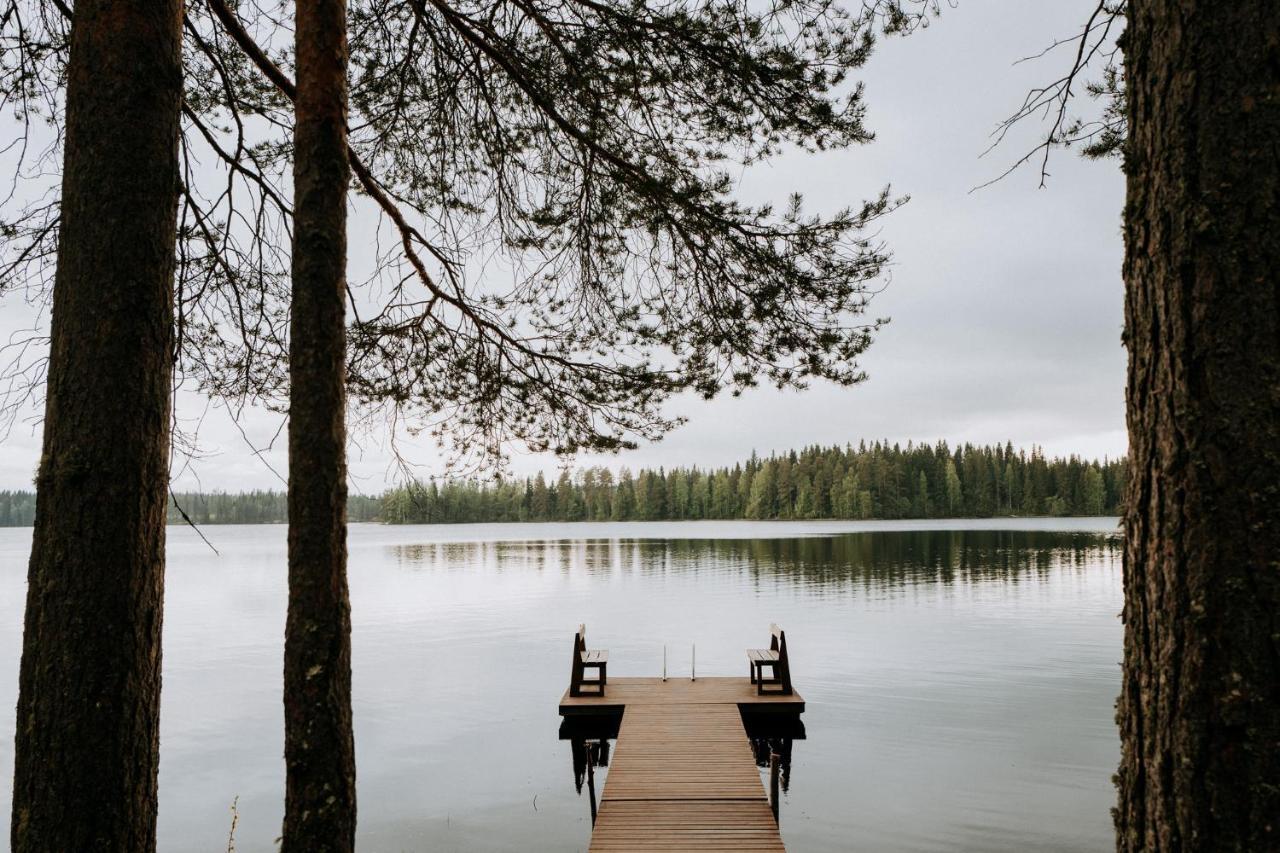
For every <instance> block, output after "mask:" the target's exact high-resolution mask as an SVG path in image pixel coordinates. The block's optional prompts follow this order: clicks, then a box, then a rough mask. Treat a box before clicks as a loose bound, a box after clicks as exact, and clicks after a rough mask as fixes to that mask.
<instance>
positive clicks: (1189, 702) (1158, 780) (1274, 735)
mask: <svg viewBox="0 0 1280 853" xmlns="http://www.w3.org/2000/svg"><path fill="white" fill-rule="evenodd" d="M1126 38H1127V46H1126V82H1127V86H1128V98H1129V106H1128V109H1129V128H1130V140H1129V149H1128V154H1127V169H1128V179H1129V189H1128V200H1127V206H1126V213H1125V243H1126V257H1125V266H1124V275H1125V282H1126V288H1127V295H1126V300H1125V325H1126V345H1127V347H1128V349H1129V384H1128V422H1129V453H1130V460H1131V461H1130V466H1129V480H1128V485H1127V496H1126V503H1127V513H1126V516H1127V517H1126V522H1125V526H1126V534H1127V544H1126V563H1125V608H1124V620H1125V662H1124V683H1123V693H1122V695H1121V697H1120V704H1119V711H1118V716H1117V719H1118V722H1119V724H1120V731H1121V739H1122V745H1123V750H1122V756H1121V765H1120V771H1119V774H1118V776H1117V783H1118V786H1119V794H1120V801H1119V806H1118V808H1117V810H1116V828H1117V847H1118V849H1119V850H1123V851H1128V850H1148V851H1157V850H1159V851H1166V850H1170V851H1172V850H1241V851H1245V850H1248V851H1262V850H1277V849H1280V3H1277V2H1276V0H1232V2H1228V3H1224V2H1220V0H1131V2H1130V4H1129V32H1128V34H1127V36H1126Z"/></svg>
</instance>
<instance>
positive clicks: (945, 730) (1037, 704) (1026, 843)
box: [0, 518, 1122, 853]
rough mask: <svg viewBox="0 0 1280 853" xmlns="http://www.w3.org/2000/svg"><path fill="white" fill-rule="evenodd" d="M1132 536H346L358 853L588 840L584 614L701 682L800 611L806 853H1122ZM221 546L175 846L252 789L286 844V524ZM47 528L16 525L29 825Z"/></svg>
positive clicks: (186, 579) (206, 604) (200, 626)
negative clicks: (581, 782)
mask: <svg viewBox="0 0 1280 853" xmlns="http://www.w3.org/2000/svg"><path fill="white" fill-rule="evenodd" d="M1116 524H1117V522H1116V520H1115V519H1093V518H1090V519H995V520H978V521H968V520H965V521H920V522H746V521H743V522H737V521H734V522H670V523H667V522H654V523H645V522H631V523H616V524H614V523H580V524H502V525H497V524H492V525H491V524H476V525H451V526H444V525H441V526H428V527H417V526H412V527H411V526H405V527H389V526H381V525H369V524H357V525H352V527H351V531H350V553H351V558H350V567H351V568H350V575H351V599H352V618H353V638H352V645H353V648H352V660H353V680H354V696H355V698H354V703H355V708H354V711H355V726H356V732H355V736H356V752H357V773H358V780H359V782H358V784H359V798H360V799H359V827H360V829H359V839H358V840H359V846H360V848H361V849H362V850H364V851H370V853H381V851H419V850H441V851H448V850H477V851H490V850H492V851H505V850H510V851H517V850H518V851H529V850H566V851H572V850H585V849H586V846H587V843H588V839H589V837H590V834H591V820H590V812H589V804H588V802H587V800H586V793H585V791H584V793H582V794H579V793H578V792H577V790H576V786H575V780H574V769H573V761H572V756H571V747H570V744H569V742H567V741H561V740H559V739H558V736H557V729H558V725H559V722H560V718H559V716H558V714H557V703H558V700H559V698H560V696H561V694H562V693H563V692H564V689H565V687H566V685H567V681H568V675H569V659H570V653H571V651H572V645H573V632H574V630H575V629H576V627H577V625H578V623H580V622H582V623H586V626H587V636H588V640H589V642H590V645H591V646H593V647H598V648H607V649H609V650H610V667H609V669H610V675H611V676H625V675H639V676H645V675H649V676H652V675H659V674H661V671H662V662H663V652H664V647H665V649H666V655H667V660H668V674H669V676H670V677H673V678H687V677H688V675H689V670H690V664H691V658H692V655H693V651H694V647H695V646H696V655H697V672H698V674H699V675H741V676H745V675H746V669H747V667H746V660H745V654H744V649H746V648H748V647H757V646H760V645H763V644H767V641H768V628H769V623H770V622H777V623H779V624H780V625H781V626H782V627H783V628H785V629H786V631H787V642H788V647H789V651H790V654H791V662H792V673H793V678H794V681H795V685H796V689H797V690H798V691H799V692H800V693H802V694H803V696H804V698H805V700H806V702H807V711H806V713H805V715H804V718H803V719H804V724H805V728H806V729H807V735H808V736H807V739H804V740H797V741H795V743H794V745H793V752H792V760H791V768H790V778H789V790H788V791H787V793H786V795H785V798H784V800H783V802H782V807H781V811H782V814H781V829H782V836H783V839H784V841H785V842H786V843H787V845H788V849H789V850H791V851H794V852H795V853H802V851H836V850H869V851H932V850H972V851H1022V850H1028V849H1036V850H1046V851H1083V850H1109V849H1112V847H1113V842H1112V834H1111V818H1110V814H1109V809H1110V807H1111V805H1112V803H1113V800H1114V793H1113V789H1112V786H1111V781H1110V777H1111V774H1112V772H1113V771H1114V769H1115V767H1116V764H1117V762H1118V758H1119V740H1118V735H1117V733H1116V728H1115V724H1114V722H1113V704H1114V701H1115V698H1116V696H1117V695H1118V694H1119V691H1120V669H1119V661H1120V658H1121V654H1122V629H1121V625H1120V620H1119V613H1120V609H1121V602H1122V589H1121V542H1120V539H1119V534H1118V532H1117V527H1116ZM205 534H206V535H207V536H208V537H209V539H210V540H211V541H212V543H213V545H214V546H216V547H217V549H218V551H219V552H220V553H219V554H214V553H213V552H212V551H211V550H210V549H209V547H208V546H206V545H205V544H204V543H203V542H201V541H200V540H199V538H198V537H197V536H196V535H195V533H194V532H193V531H191V530H190V529H187V528H181V527H170V529H169V546H168V554H169V563H168V576H167V579H166V584H167V589H166V603H165V628H164V688H163V690H164V692H163V707H162V711H161V745H160V755H161V761H160V828H159V839H160V840H159V846H160V849H161V850H162V851H166V852H167V851H179V853H184V851H211V850H225V849H226V846H227V836H228V831H229V830H230V828H231V820H232V811H231V807H232V803H233V802H235V803H236V813H237V815H238V822H237V826H236V831H235V843H236V849H237V850H238V851H240V853H251V851H271V850H274V849H275V844H274V841H275V839H276V837H277V836H278V835H279V830H280V822H281V817H282V813H283V797H284V760H283V757H282V752H283V741H284V735H283V712H282V706H281V686H280V684H281V668H282V654H283V631H284V620H285V602H286V583H285V574H286V573H285V529H284V527H283V526H225V527H220V526H212V527H206V528H205ZM30 539H31V530H30V528H25V529H22V528H7V529H0V732H2V734H0V794H2V795H3V802H4V803H5V813H6V815H7V812H8V804H9V802H10V799H11V786H12V770H13V739H12V733H13V727H14V706H15V703H16V701H17V695H16V694H17V674H18V659H19V654H20V648H21V635H22V610H23V605H24V597H25V585H26V562H27V554H28V551H29V548H30ZM600 772H601V774H602V775H604V774H607V770H602V771H600ZM602 781H603V779H601V778H599V777H598V778H597V784H599V783H600V782H602ZM6 824H7V822H6ZM4 837H5V839H6V841H7V838H8V833H7V832H5V833H4Z"/></svg>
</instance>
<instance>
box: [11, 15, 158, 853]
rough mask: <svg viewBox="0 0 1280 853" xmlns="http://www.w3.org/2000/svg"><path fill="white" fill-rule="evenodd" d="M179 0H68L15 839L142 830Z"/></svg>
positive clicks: (62, 843)
mask: <svg viewBox="0 0 1280 853" xmlns="http://www.w3.org/2000/svg"><path fill="white" fill-rule="evenodd" d="M181 16H182V4H181V2H179V0H146V2H143V0H116V2H107V0H77V2H76V4H75V18H74V22H73V24H72V30H71V56H70V65H69V67H68V80H67V92H66V98H67V101H66V139H65V154H64V171H63V178H62V210H61V222H60V231H59V236H58V262H57V272H56V275H55V280H54V290H53V322H52V330H51V350H50V356H49V372H48V387H47V396H46V402H45V418H44V436H43V442H44V446H43V452H42V455H41V459H40V467H39V472H38V474H37V493H38V497H37V507H36V518H35V531H34V538H33V541H32V550H31V562H30V569H29V576H28V587H27V609H26V624H25V632H24V634H23V645H22V664H21V672H20V676H19V688H18V713H17V735H16V738H15V752H16V756H15V765H14V791H13V814H12V823H11V827H10V829H11V836H10V841H11V844H12V848H13V850H14V851H15V853H36V851H39V852H40V853H44V852H45V851H51V850H76V851H81V850H85V851H90V850H92V851H130V853H132V851H149V850H154V849H155V845H156V834H155V833H156V774H157V769H158V756H159V720H160V626H161V613H162V609H161V605H162V595H163V589H164V542H165V537H164V533H165V527H164V525H165V507H166V493H167V488H168V481H169V419H170V405H171V403H170V399H171V393H170V383H171V378H172V349H173V331H172V326H173V308H172V305H173V271H174V241H175V231H176V219H177V187H178V115H179V109H180V105H181V96H182V61H181V55H180V50H179V48H180V41H181V21H182V17H181Z"/></svg>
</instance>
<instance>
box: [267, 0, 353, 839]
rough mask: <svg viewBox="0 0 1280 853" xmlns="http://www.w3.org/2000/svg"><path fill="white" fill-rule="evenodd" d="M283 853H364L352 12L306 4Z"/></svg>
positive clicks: (297, 156) (334, 2)
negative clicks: (353, 571) (356, 637)
mask: <svg viewBox="0 0 1280 853" xmlns="http://www.w3.org/2000/svg"><path fill="white" fill-rule="evenodd" d="M295 41H296V46H297V47H296V49H297V64H298V93H297V99H296V102H295V115H296V121H297V124H296V127H295V130H294V134H295V136H294V169H293V177H294V234H293V306H292V312H293V313H292V321H291V332H290V335H291V338H290V367H289V371H290V381H291V391H290V404H289V615H288V622H287V625H286V628H285V655H284V706H285V763H286V766H287V777H286V793H285V818H284V841H283V848H282V849H283V851H284V853H294V851H297V853H302V851H306V853H317V851H350V850H352V849H353V848H354V847H355V827H356V790H355V747H354V742H353V738H352V731H351V605H350V601H349V599H348V595H347V540H346V535H347V534H346V500H347V481H346V477H347V468H346V426H345V416H346V391H345V379H346V373H345V364H346V337H345V327H344V316H343V314H344V308H345V305H344V299H345V295H346V262H347V242H346V219H347V209H346V193H347V184H348V181H349V180H350V166H349V164H348V162H347V133H346V112H347V111H346V104H347V83H346V67H347V40H346V6H345V4H344V3H343V2H342V0H301V2H299V3H298V4H297V28H296V36H295Z"/></svg>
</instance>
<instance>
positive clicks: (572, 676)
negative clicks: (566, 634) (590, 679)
mask: <svg viewBox="0 0 1280 853" xmlns="http://www.w3.org/2000/svg"><path fill="white" fill-rule="evenodd" d="M586 650H587V627H586V626H585V625H579V626H578V633H576V634H574V635H573V668H572V669H571V670H570V671H569V683H570V684H577V683H578V682H580V681H581V680H582V653H583V652H585V651H586Z"/></svg>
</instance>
